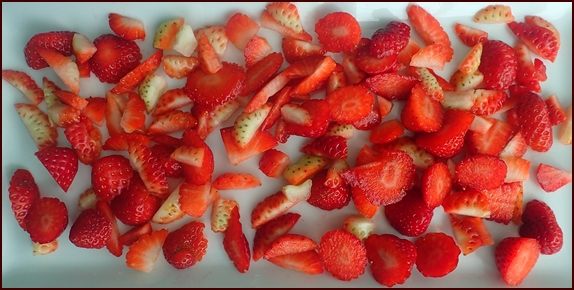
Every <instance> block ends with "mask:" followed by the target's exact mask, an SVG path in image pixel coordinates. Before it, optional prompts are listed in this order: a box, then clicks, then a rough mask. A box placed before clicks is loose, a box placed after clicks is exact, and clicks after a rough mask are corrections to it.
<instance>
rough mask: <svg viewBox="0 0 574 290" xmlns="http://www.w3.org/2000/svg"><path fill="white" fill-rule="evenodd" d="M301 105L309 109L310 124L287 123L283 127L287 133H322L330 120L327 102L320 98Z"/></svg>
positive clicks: (312, 136)
mask: <svg viewBox="0 0 574 290" xmlns="http://www.w3.org/2000/svg"><path fill="white" fill-rule="evenodd" d="M357 105H359V104H357ZM301 106H302V107H303V108H304V109H306V110H307V111H309V113H310V115H311V118H312V121H313V122H312V124H311V125H310V126H302V125H298V124H294V123H287V124H286V127H285V129H286V130H287V132H288V133H289V135H297V136H303V137H309V138H317V137H319V136H322V135H324V134H325V132H326V131H327V127H328V126H329V122H330V121H331V117H330V116H331V110H330V106H329V103H328V102H327V101H325V100H321V99H312V100H309V101H305V102H303V103H302V104H301Z"/></svg>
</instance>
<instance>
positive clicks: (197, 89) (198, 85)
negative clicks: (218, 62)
mask: <svg viewBox="0 0 574 290" xmlns="http://www.w3.org/2000/svg"><path fill="white" fill-rule="evenodd" d="M244 80H245V72H244V71H243V68H241V67H240V66H238V65H236V64H232V63H227V62H224V63H223V67H222V68H221V70H219V71H218V72H217V73H214V74H208V73H205V72H204V71H203V70H194V71H193V72H191V73H190V74H189V76H188V77H187V82H186V84H185V89H186V90H187V92H188V94H189V96H190V98H192V99H193V100H194V101H195V102H196V103H197V104H200V105H205V106H209V107H214V106H215V105H220V104H223V103H225V102H227V101H229V100H233V99H235V98H237V97H238V95H239V92H240V91H241V90H242V87H243V81H244Z"/></svg>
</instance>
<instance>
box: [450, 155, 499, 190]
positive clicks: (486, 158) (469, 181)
mask: <svg viewBox="0 0 574 290" xmlns="http://www.w3.org/2000/svg"><path fill="white" fill-rule="evenodd" d="M506 173H507V167H506V163H504V161H502V160H501V159H500V158H498V157H496V156H492V155H486V154H476V155H471V156H467V157H465V158H463V159H462V160H461V161H460V162H459V163H458V164H457V165H456V169H455V180H456V182H457V183H458V184H459V185H460V186H462V187H463V188H466V187H469V188H473V189H476V190H484V189H495V188H498V187H500V186H501V185H502V184H503V183H504V179H505V177H506Z"/></svg>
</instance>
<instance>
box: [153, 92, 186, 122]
mask: <svg viewBox="0 0 574 290" xmlns="http://www.w3.org/2000/svg"><path fill="white" fill-rule="evenodd" d="M192 103H193V100H192V99H190V98H189V96H188V95H187V92H186V91H185V89H183V88H177V89H171V90H167V91H166V92H165V93H163V94H162V95H161V96H160V97H159V100H158V101H157V104H156V105H155V108H154V111H153V113H152V116H153V117H158V116H160V115H163V114H166V113H169V112H171V111H173V110H176V109H180V108H182V107H185V106H187V105H190V104H192Z"/></svg>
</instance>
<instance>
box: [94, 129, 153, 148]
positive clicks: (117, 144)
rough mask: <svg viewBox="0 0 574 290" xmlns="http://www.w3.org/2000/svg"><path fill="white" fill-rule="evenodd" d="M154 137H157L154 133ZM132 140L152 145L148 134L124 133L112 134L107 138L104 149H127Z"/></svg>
mask: <svg viewBox="0 0 574 290" xmlns="http://www.w3.org/2000/svg"><path fill="white" fill-rule="evenodd" d="M153 137H157V136H156V135H154V136H153ZM130 142H138V143H142V144H144V145H145V146H150V144H151V140H150V138H149V137H148V136H146V135H142V134H139V133H130V134H128V133H122V134H118V135H114V136H111V137H110V138H108V139H107V140H106V142H105V143H104V145H103V146H102V149H104V150H112V151H127V150H128V148H129V143H130Z"/></svg>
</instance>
